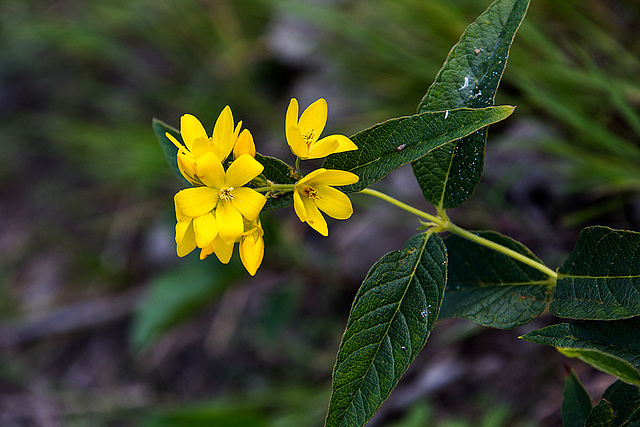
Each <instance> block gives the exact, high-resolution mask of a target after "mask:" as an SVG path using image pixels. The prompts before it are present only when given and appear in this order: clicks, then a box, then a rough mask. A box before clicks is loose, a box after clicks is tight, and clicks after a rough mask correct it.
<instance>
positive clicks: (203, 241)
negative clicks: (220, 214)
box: [193, 212, 218, 248]
mask: <svg viewBox="0 0 640 427" xmlns="http://www.w3.org/2000/svg"><path fill="white" fill-rule="evenodd" d="M193 230H194V231H195V234H196V245H197V246H198V247H199V248H204V247H207V246H209V245H210V244H211V242H213V239H215V237H216V236H217V235H218V223H217V222H216V217H215V215H214V214H213V212H208V213H206V214H204V215H201V216H199V217H196V218H194V219H193Z"/></svg>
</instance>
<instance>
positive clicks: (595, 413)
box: [584, 400, 613, 427]
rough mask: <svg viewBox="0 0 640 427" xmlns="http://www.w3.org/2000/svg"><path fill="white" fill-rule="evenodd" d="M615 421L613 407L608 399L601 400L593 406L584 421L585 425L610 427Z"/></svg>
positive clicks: (589, 426) (588, 426)
mask: <svg viewBox="0 0 640 427" xmlns="http://www.w3.org/2000/svg"><path fill="white" fill-rule="evenodd" d="M612 421H613V408H612V407H611V404H610V403H609V402H607V401H606V400H601V401H600V402H598V404H597V405H596V406H595V407H594V408H593V410H592V411H591V413H590V414H589V416H588V417H587V419H586V420H585V422H584V426H585V427H610V426H611V422H612Z"/></svg>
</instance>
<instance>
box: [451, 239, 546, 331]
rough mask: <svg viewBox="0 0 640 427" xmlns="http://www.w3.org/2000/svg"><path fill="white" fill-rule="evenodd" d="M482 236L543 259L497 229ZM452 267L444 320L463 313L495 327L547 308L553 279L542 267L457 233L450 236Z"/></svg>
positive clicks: (526, 320) (515, 323)
mask: <svg viewBox="0 0 640 427" xmlns="http://www.w3.org/2000/svg"><path fill="white" fill-rule="evenodd" d="M477 234H478V235H479V236H480V237H483V238H485V239H488V240H490V241H492V242H496V243H499V244H501V245H503V246H506V247H507V248H509V249H512V250H514V251H516V252H518V253H521V254H523V255H525V256H527V257H528V258H531V259H533V260H536V261H540V260H539V259H538V258H537V257H536V256H535V255H534V254H533V253H531V251H529V249H527V248H526V247H525V246H524V245H522V244H521V243H519V242H516V241H515V240H513V239H511V238H509V237H506V236H503V235H501V234H499V233H496V232H493V231H481V232H479V233H477ZM445 244H446V246H447V256H448V258H449V272H448V281H447V291H446V293H445V296H444V301H443V303H442V308H441V309H440V319H446V318H451V317H462V318H465V319H468V320H470V321H472V322H474V323H477V324H479V325H483V326H488V327H492V328H503V329H506V328H514V327H516V326H519V325H524V324H526V323H529V322H530V321H531V320H533V319H535V318H536V317H538V316H539V315H540V313H542V312H543V311H544V310H545V308H546V307H547V305H548V304H549V301H550V299H551V289H552V286H553V281H552V280H551V279H550V278H549V277H548V276H547V275H546V274H544V273H543V272H541V271H539V270H536V269H535V268H533V267H530V266H528V265H526V264H523V263H521V262H519V261H516V260H514V259H513V258H511V257H508V256H506V255H504V254H502V253H500V252H498V251H495V250H493V249H490V248H487V247H485V246H481V245H479V244H477V243H474V242H472V241H470V240H467V239H465V238H463V237H460V236H457V235H451V236H449V237H448V238H446V239H445Z"/></svg>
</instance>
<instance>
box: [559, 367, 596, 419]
mask: <svg viewBox="0 0 640 427" xmlns="http://www.w3.org/2000/svg"><path fill="white" fill-rule="evenodd" d="M591 409H592V406H591V396H589V393H587V390H585V388H584V386H583V385H582V383H580V380H579V379H578V377H577V376H576V374H575V372H573V369H572V370H571V371H570V372H569V375H567V379H566V380H565V382H564V389H563V390H562V411H561V412H562V427H582V426H584V422H585V420H586V419H587V417H588V416H589V414H590V413H591Z"/></svg>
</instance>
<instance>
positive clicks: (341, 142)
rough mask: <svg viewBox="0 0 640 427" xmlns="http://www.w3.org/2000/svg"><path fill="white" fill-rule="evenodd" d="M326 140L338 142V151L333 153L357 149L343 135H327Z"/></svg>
mask: <svg viewBox="0 0 640 427" xmlns="http://www.w3.org/2000/svg"><path fill="white" fill-rule="evenodd" d="M327 138H335V139H336V140H337V141H338V149H337V150H335V151H334V153H342V152H343V151H351V150H357V149H358V146H357V145H356V144H355V143H354V142H353V141H352V140H350V139H349V138H347V137H346V136H344V135H329V136H328V137H327Z"/></svg>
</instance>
